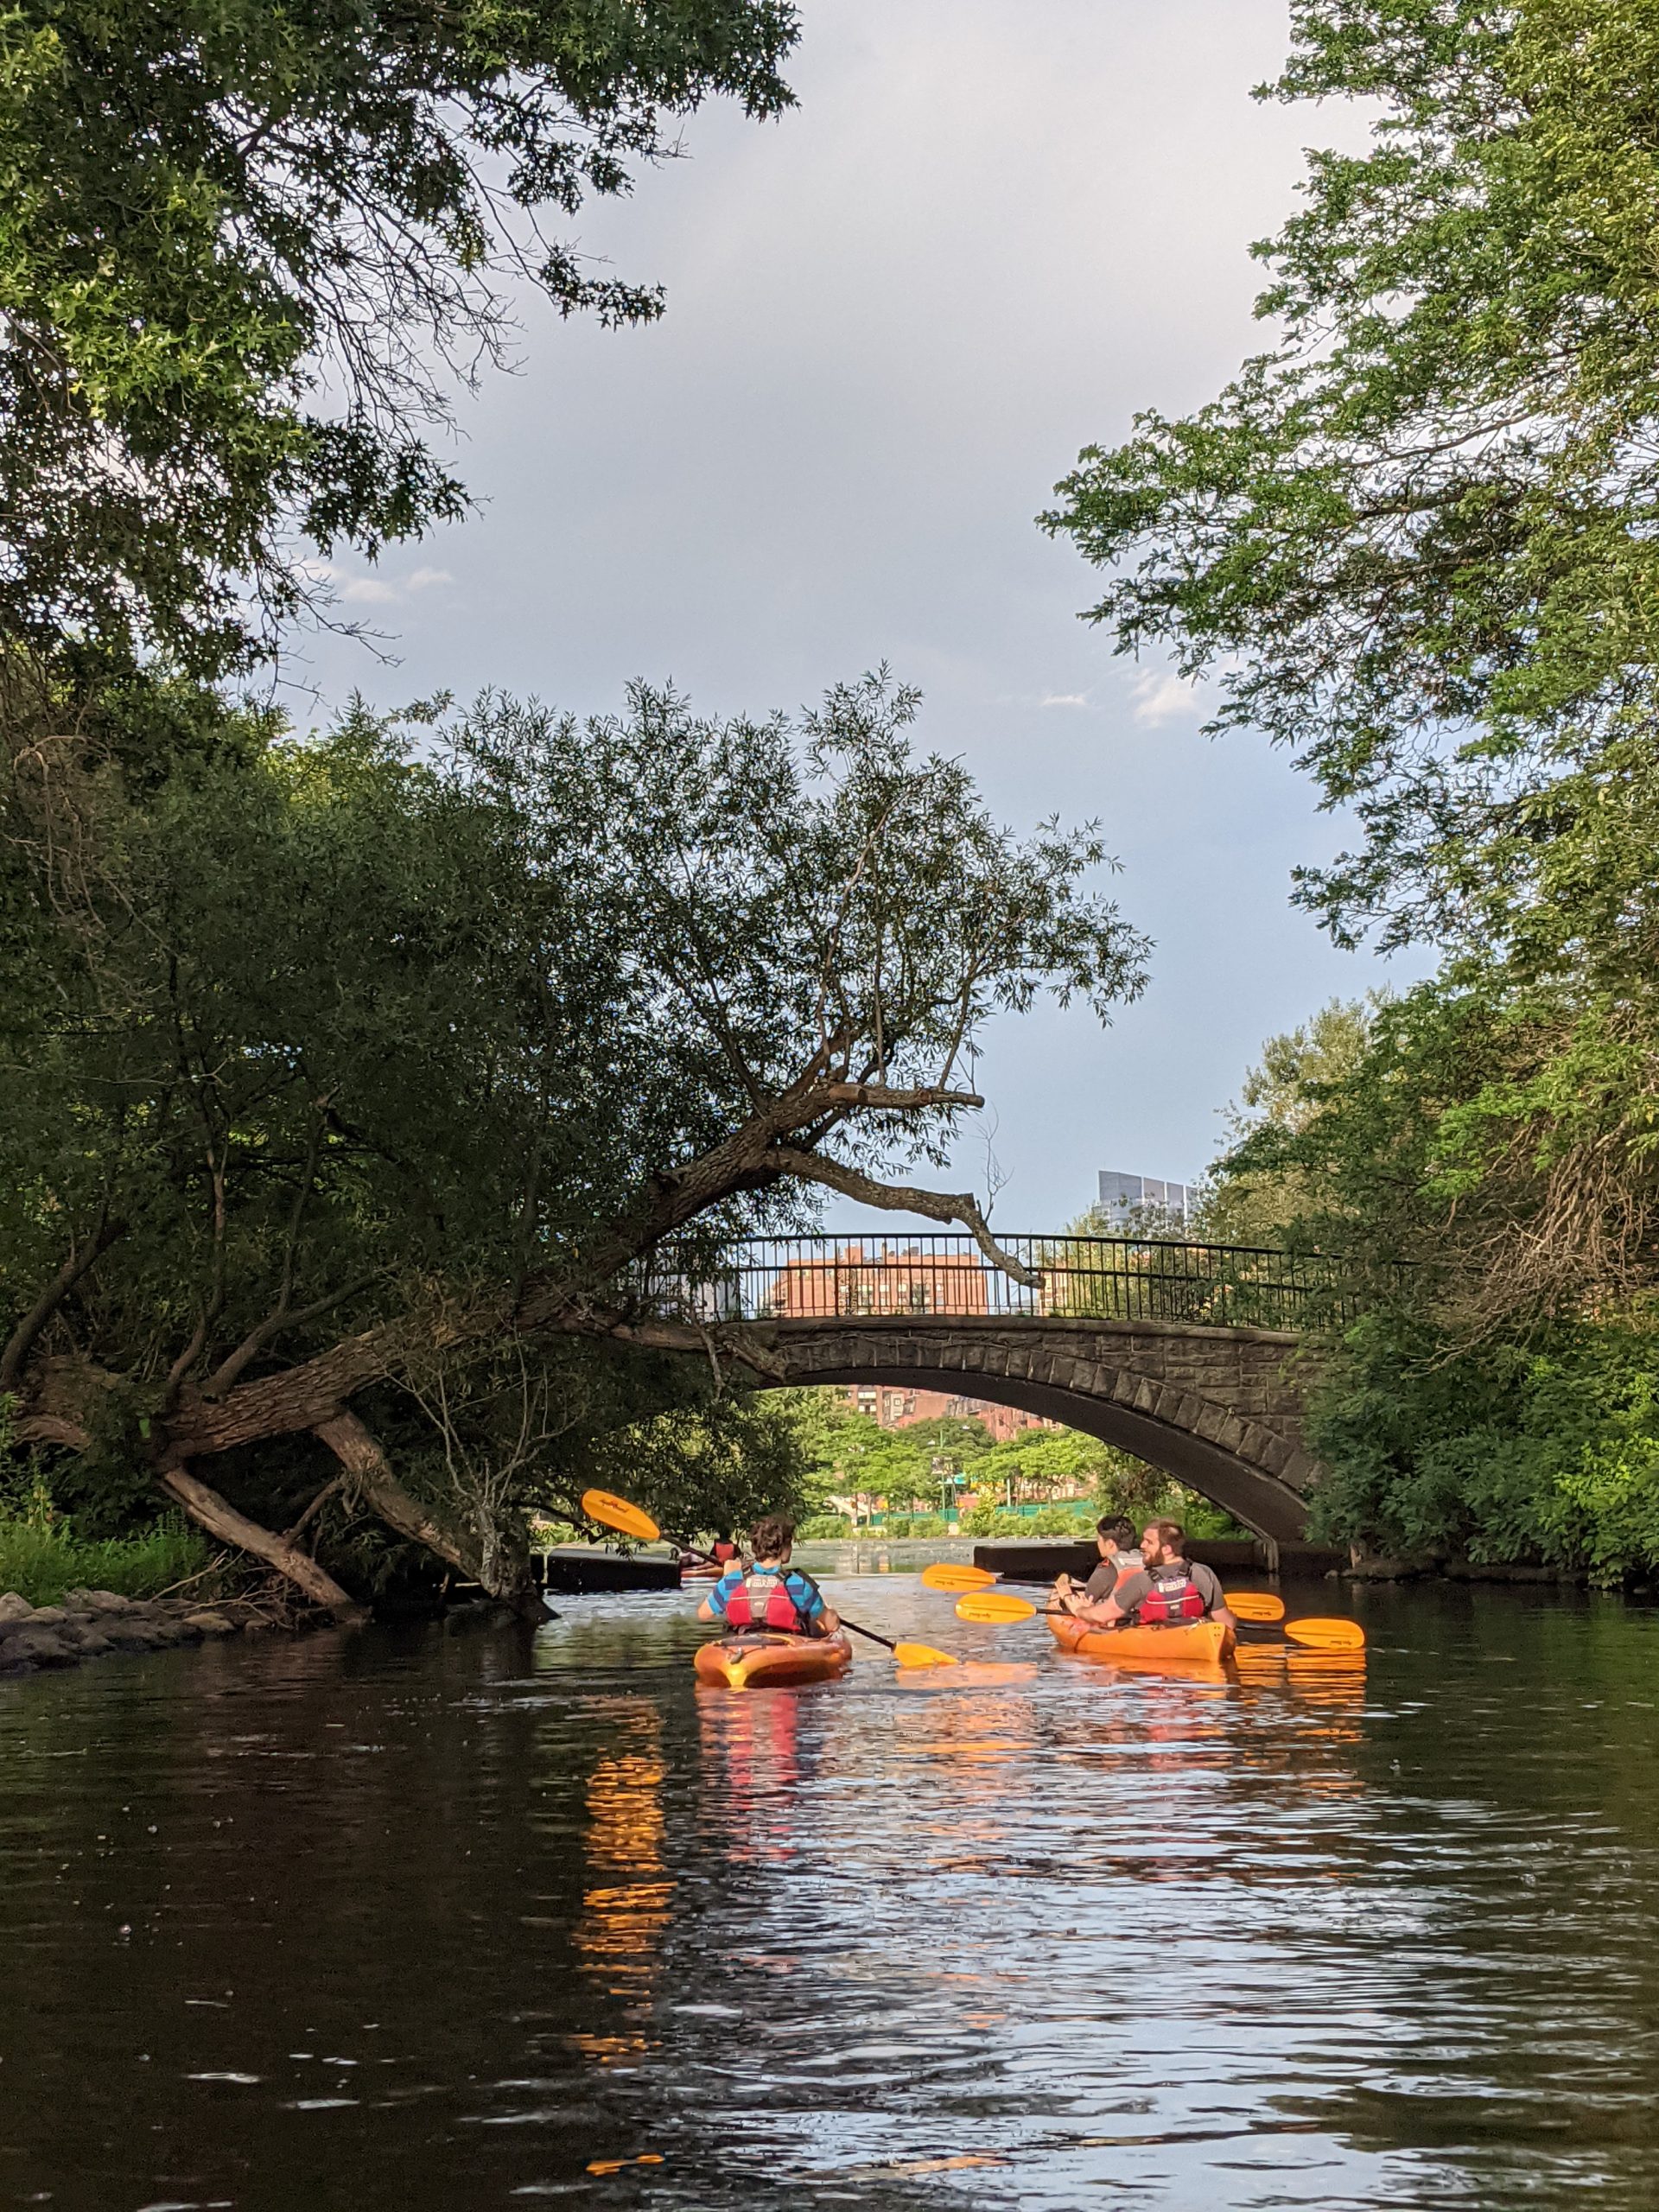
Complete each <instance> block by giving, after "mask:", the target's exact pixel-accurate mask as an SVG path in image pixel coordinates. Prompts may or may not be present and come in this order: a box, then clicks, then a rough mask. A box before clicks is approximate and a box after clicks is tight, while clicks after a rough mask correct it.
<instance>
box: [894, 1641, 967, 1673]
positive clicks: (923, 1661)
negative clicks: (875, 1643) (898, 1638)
mask: <svg viewBox="0 0 1659 2212" xmlns="http://www.w3.org/2000/svg"><path fill="white" fill-rule="evenodd" d="M893 1657H894V1658H895V1659H896V1660H897V1661H898V1662H899V1665H900V1666H901V1667H959V1666H960V1665H961V1664H962V1662H961V1660H960V1659H957V1658H955V1657H953V1656H952V1655H951V1654H950V1652H948V1651H936V1650H935V1649H933V1647H932V1645H931V1643H895V1644H894V1645H893Z"/></svg>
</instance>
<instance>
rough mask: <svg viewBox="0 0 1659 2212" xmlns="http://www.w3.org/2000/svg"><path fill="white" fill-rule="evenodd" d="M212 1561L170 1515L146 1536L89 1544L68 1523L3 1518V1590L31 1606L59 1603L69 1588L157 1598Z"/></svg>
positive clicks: (0, 1522) (0, 1586) (201, 1544)
mask: <svg viewBox="0 0 1659 2212" xmlns="http://www.w3.org/2000/svg"><path fill="white" fill-rule="evenodd" d="M212 1558H213V1553H212V1551H211V1549H210V1548H209V1547H208V1545H207V1543H206V1541H204V1540H203V1539H202V1538H201V1537H200V1536H199V1535H197V1534H196V1532H195V1530H194V1529H191V1528H189V1527H188V1525H187V1524H186V1523H185V1522H183V1521H182V1520H177V1519H175V1518H173V1517H172V1516H168V1518H167V1519H166V1520H164V1521H158V1522H156V1525H155V1526H154V1528H152V1529H147V1530H146V1531H145V1532H144V1534H143V1535H142V1536H111V1537H108V1538H105V1540H104V1541H100V1542H91V1541H87V1540H86V1539H85V1538H83V1537H79V1536H77V1535H75V1533H74V1530H73V1527H72V1525H71V1524H70V1523H69V1522H67V1521H51V1522H47V1523H45V1524H44V1525H42V1524H41V1521H40V1520H39V1518H38V1517H28V1518H25V1517H22V1516H18V1517H16V1518H13V1517H10V1516H0V1592H4V1591H7V1590H15V1591H16V1593H17V1595H18V1596H19V1597H20V1598H22V1599H26V1600H27V1601H28V1603H29V1605H59V1604H60V1603H61V1602H62V1599H63V1595H64V1592H66V1591H68V1590H113V1591H114V1592H116V1593H117V1595H118V1596H119V1597H123V1598H153V1597H156V1595H157V1594H158V1593H159V1592H162V1591H163V1590H168V1589H171V1588H172V1586H174V1584H175V1583H178V1582H182V1581H184V1580H186V1579H187V1578H188V1576H190V1575H193V1574H199V1573H200V1572H201V1571H202V1569H203V1568H204V1567H207V1565H208V1563H209V1561H210V1560H212Z"/></svg>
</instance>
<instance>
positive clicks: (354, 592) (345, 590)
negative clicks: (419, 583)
mask: <svg viewBox="0 0 1659 2212" xmlns="http://www.w3.org/2000/svg"><path fill="white" fill-rule="evenodd" d="M340 597H341V598H342V599H343V600H345V601H346V602H347V603H348V605H351V606H353V607H394V606H396V604H397V597H398V594H397V588H396V587H395V586H394V585H391V584H388V583H383V582H381V580H380V578H379V577H378V576H353V578H352V581H351V582H350V583H348V584H346V585H344V586H343V587H342V588H341V590H340Z"/></svg>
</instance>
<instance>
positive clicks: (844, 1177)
mask: <svg viewBox="0 0 1659 2212" xmlns="http://www.w3.org/2000/svg"><path fill="white" fill-rule="evenodd" d="M772 1157H773V1158H774V1159H775V1160H777V1162H778V1164H779V1168H780V1170H781V1172H782V1173H785V1175H796V1176H798V1177H799V1178H800V1179H801V1180H802V1181H803V1182H804V1183H821V1184H823V1186H824V1187H825V1189H826V1190H830V1191H839V1192H841V1194H842V1197H843V1198H857V1199H858V1200H859V1201H860V1203H861V1205H867V1206H880V1207H881V1208H882V1209H883V1210H884V1211H886V1212H887V1213H919V1214H925V1215H926V1216H927V1217H928V1218H929V1219H930V1220H931V1221H957V1222H960V1223H961V1224H962V1225H963V1228H964V1229H965V1230H968V1232H969V1235H970V1236H972V1238H973V1240H974V1242H975V1243H976V1244H977V1245H978V1247H979V1249H980V1250H981V1251H982V1253H983V1254H984V1255H985V1256H986V1258H987V1259H988V1261H989V1262H991V1264H992V1266H993V1267H996V1268H1001V1270H1002V1272H1003V1274H1006V1275H1012V1276H1013V1278H1014V1281H1015V1282H1019V1283H1024V1284H1025V1286H1026V1287H1027V1289H1030V1290H1034V1289H1036V1288H1037V1287H1038V1286H1039V1284H1040V1282H1041V1281H1042V1280H1043V1278H1042V1275H1041V1274H1040V1273H1039V1271H1037V1270H1036V1269H1034V1268H1028V1267H1027V1266H1026V1265H1025V1263H1024V1262H1022V1261H1020V1260H1016V1259H1015V1258H1014V1255H1013V1254H1012V1253H1011V1252H1005V1251H1004V1250H1003V1249H1002V1247H1001V1245H1000V1244H999V1243H997V1241H996V1239H995V1236H993V1235H992V1234H991V1226H990V1224H989V1223H988V1221H987V1220H986V1218H985V1217H984V1215H983V1214H982V1212H981V1211H980V1210H979V1202H978V1200H977V1199H976V1198H973V1197H972V1196H971V1195H970V1194H969V1192H965V1191H963V1192H944V1191H924V1190H920V1189H918V1187H917V1186H916V1185H914V1184H908V1183H878V1182H877V1181H876V1180H875V1179H874V1176H870V1175H863V1174H861V1173H859V1171H858V1169H857V1168H856V1167H843V1166H842V1164H841V1162H840V1161H839V1160H824V1159H822V1158H821V1157H820V1156H819V1155H818V1154H817V1153H813V1152H792V1151H790V1150H788V1149H787V1148H786V1147H777V1148H775V1149H774V1152H773V1154H772Z"/></svg>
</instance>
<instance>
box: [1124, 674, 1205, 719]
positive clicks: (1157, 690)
mask: <svg viewBox="0 0 1659 2212" xmlns="http://www.w3.org/2000/svg"><path fill="white" fill-rule="evenodd" d="M1129 689H1130V696H1131V697H1132V699H1133V701H1134V705H1133V708H1132V709H1131V711H1132V712H1133V714H1134V715H1135V721H1138V722H1139V723H1140V724H1141V727H1142V728H1146V729H1156V728H1159V727H1160V724H1161V723H1164V722H1171V721H1174V720H1175V718H1176V716H1177V715H1190V714H1192V713H1194V712H1196V710H1197V707H1198V686H1197V685H1196V684H1195V683H1187V682H1185V679H1184V678H1183V677H1179V676H1174V675H1172V674H1171V673H1170V671H1168V670H1167V669H1155V668H1143V669H1141V671H1139V673H1138V674H1137V675H1136V676H1135V680H1134V682H1133V683H1132V684H1131V685H1130V687H1129Z"/></svg>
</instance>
